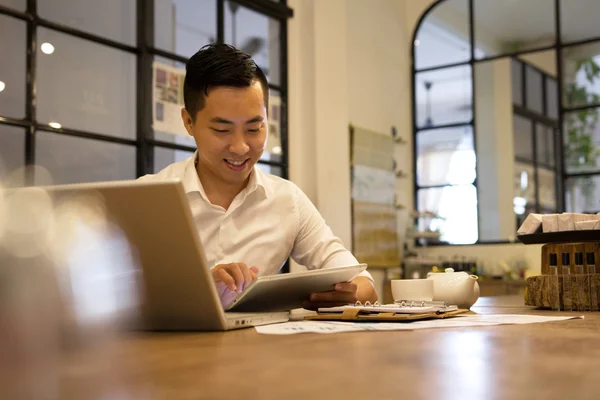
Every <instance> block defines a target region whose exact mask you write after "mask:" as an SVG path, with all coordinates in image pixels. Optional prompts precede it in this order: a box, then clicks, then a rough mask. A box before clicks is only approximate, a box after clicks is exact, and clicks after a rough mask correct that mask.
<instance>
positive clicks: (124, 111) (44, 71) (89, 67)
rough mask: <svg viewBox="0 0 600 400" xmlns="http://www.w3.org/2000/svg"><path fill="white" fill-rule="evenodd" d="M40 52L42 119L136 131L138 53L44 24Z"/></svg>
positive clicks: (105, 130)
mask: <svg viewBox="0 0 600 400" xmlns="http://www.w3.org/2000/svg"><path fill="white" fill-rule="evenodd" d="M38 41H39V42H40V43H44V42H48V43H51V44H52V45H53V46H54V49H55V50H54V52H53V53H52V54H45V53H43V52H41V51H40V49H39V48H38V52H37V62H38V65H37V96H38V98H37V101H38V108H37V112H38V120H39V121H40V122H42V123H46V124H47V123H49V122H58V123H60V124H61V125H62V126H63V127H64V128H72V129H79V130H83V131H88V132H94V133H101V134H106V135H110V136H118V137H122V138H128V139H133V138H135V137H136V129H135V116H136V93H135V88H136V77H137V75H136V58H135V55H133V54H128V53H126V52H123V51H120V50H114V49H111V48H109V47H106V46H102V45H98V44H95V43H92V42H89V41H87V40H82V39H78V38H75V37H73V36H69V35H65V34H62V33H59V32H55V31H51V30H48V29H44V28H39V29H38Z"/></svg>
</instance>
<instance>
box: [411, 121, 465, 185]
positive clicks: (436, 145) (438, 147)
mask: <svg viewBox="0 0 600 400" xmlns="http://www.w3.org/2000/svg"><path fill="white" fill-rule="evenodd" d="M475 175H476V173H475V150H474V148H473V129H472V127H471V126H466V127H463V128H449V129H433V130H426V131H420V132H418V133H417V184H418V185H419V186H436V185H447V184H454V185H456V184H463V183H472V182H473V181H474V180H475Z"/></svg>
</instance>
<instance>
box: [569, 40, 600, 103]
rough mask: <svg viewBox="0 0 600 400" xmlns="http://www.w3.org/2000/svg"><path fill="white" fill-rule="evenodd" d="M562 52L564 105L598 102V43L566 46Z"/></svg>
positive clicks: (599, 62)
mask: <svg viewBox="0 0 600 400" xmlns="http://www.w3.org/2000/svg"><path fill="white" fill-rule="evenodd" d="M596 36H597V35H596ZM562 54H563V60H562V62H563V70H562V72H563V85H564V86H563V98H564V105H565V106H566V107H578V106H585V105H593V104H600V48H599V47H598V43H592V44H588V45H582V46H574V47H566V48H564V49H563V53H562Z"/></svg>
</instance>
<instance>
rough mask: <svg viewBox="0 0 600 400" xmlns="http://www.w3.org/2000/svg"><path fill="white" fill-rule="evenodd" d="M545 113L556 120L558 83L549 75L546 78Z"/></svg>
mask: <svg viewBox="0 0 600 400" xmlns="http://www.w3.org/2000/svg"><path fill="white" fill-rule="evenodd" d="M546 115H548V117H550V118H552V119H554V120H558V83H556V80H555V79H553V78H550V77H547V78H546Z"/></svg>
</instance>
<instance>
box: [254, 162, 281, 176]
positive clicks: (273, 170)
mask: <svg viewBox="0 0 600 400" xmlns="http://www.w3.org/2000/svg"><path fill="white" fill-rule="evenodd" d="M256 166H257V167H258V169H260V170H261V171H262V172H264V173H265V174H272V175H277V176H283V169H282V168H281V167H277V166H275V165H268V164H261V163H256Z"/></svg>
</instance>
